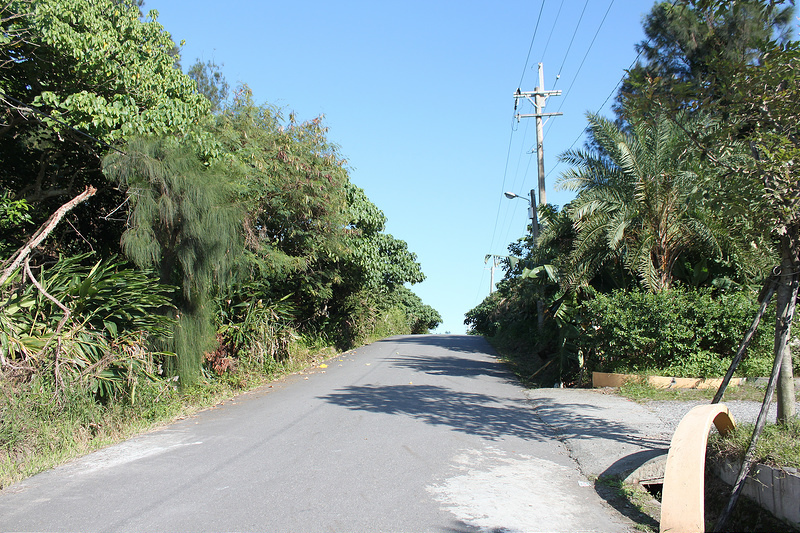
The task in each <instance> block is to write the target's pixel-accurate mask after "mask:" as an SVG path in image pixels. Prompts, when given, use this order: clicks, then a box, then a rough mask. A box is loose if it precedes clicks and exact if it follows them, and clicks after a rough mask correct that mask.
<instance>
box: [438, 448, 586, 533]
mask: <svg viewBox="0 0 800 533" xmlns="http://www.w3.org/2000/svg"><path fill="white" fill-rule="evenodd" d="M451 467H452V468H453V469H454V470H455V472H456V474H455V475H454V476H452V477H449V478H447V479H445V480H443V481H441V482H440V483H437V484H435V485H431V486H428V487H426V488H427V490H428V492H429V493H431V494H432V495H433V496H434V498H435V499H436V500H437V501H438V502H439V503H440V504H441V505H442V509H444V510H447V511H449V512H451V513H453V514H454V515H455V516H456V517H457V518H458V519H459V520H461V521H462V522H465V523H466V524H469V525H471V526H473V527H477V528H479V529H480V530H481V531H487V532H492V533H496V532H497V533H499V532H505V533H512V532H530V531H579V530H584V531H585V530H586V529H587V527H586V526H587V522H586V518H587V517H586V508H585V504H586V501H585V497H586V496H588V495H589V494H588V493H583V491H586V490H588V491H590V492H591V489H581V488H579V486H578V483H576V474H575V472H574V471H573V470H571V469H569V468H567V467H565V466H562V465H559V464H558V463H554V462H552V461H548V460H546V459H538V458H535V457H531V456H529V455H521V454H509V453H507V452H504V451H502V450H498V449H496V448H493V447H487V448H486V449H484V450H467V451H463V452H461V453H459V454H458V455H456V456H455V457H453V459H452V462H451ZM590 529H591V527H590Z"/></svg>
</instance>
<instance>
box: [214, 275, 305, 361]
mask: <svg viewBox="0 0 800 533" xmlns="http://www.w3.org/2000/svg"><path fill="white" fill-rule="evenodd" d="M247 292H248V291H247V290H242V291H236V294H246V293H247ZM288 299H289V296H285V297H283V298H281V299H279V300H276V301H270V300H264V299H261V298H255V297H253V298H251V299H250V300H245V301H241V302H235V301H233V300H227V301H226V302H225V303H223V305H222V308H221V309H220V311H219V313H218V320H219V322H220V326H219V327H218V332H219V335H220V337H221V338H220V342H219V345H220V347H229V349H228V350H226V353H221V352H220V353H217V354H216V356H214V355H212V356H210V357H207V359H208V360H209V362H210V363H211V366H212V367H216V368H215V370H217V371H218V372H219V370H220V369H221V368H224V367H227V366H229V365H230V364H232V363H233V361H234V360H233V359H229V360H228V361H220V359H221V358H222V359H224V358H225V357H235V358H236V359H249V360H250V361H252V362H253V363H254V364H255V365H258V366H259V367H261V368H265V369H267V370H270V369H272V368H273V366H274V364H275V363H276V362H282V361H284V360H285V359H286V358H287V357H288V356H289V346H290V345H291V343H292V342H293V341H295V340H296V339H297V338H298V337H297V334H296V333H295V330H294V328H293V324H294V321H295V319H296V311H295V309H294V307H293V305H292V304H291V302H289V301H288ZM226 363H227V364H226Z"/></svg>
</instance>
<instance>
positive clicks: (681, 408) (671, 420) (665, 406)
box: [642, 400, 800, 433]
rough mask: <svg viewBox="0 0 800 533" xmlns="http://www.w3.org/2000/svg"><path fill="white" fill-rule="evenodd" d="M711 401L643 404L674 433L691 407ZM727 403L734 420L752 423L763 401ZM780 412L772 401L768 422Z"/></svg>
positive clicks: (672, 401)
mask: <svg viewBox="0 0 800 533" xmlns="http://www.w3.org/2000/svg"><path fill="white" fill-rule="evenodd" d="M707 403H709V402H708V401H689V402H687V401H681V400H651V401H648V402H645V403H643V404H642V405H643V406H644V407H645V408H647V409H648V410H649V411H650V412H652V413H653V414H655V415H656V416H657V417H658V418H659V419H660V420H661V421H662V422H663V423H664V429H665V430H666V431H667V432H669V433H673V432H674V431H675V429H676V428H677V427H678V423H680V421H681V418H683V415H685V414H686V413H687V412H689V410H690V409H692V408H693V407H695V406H697V405H704V404H707ZM723 403H725V405H727V406H728V409H729V410H730V412H731V414H732V415H733V421H734V422H736V423H737V424H742V423H752V424H754V423H755V421H756V419H757V418H758V413H759V411H761V402H752V401H741V400H736V401H731V402H723ZM797 410H798V412H800V402H797ZM777 413H778V407H777V404H776V403H775V401H773V402H772V404H771V405H770V409H769V416H768V417H767V422H775V418H776V416H777Z"/></svg>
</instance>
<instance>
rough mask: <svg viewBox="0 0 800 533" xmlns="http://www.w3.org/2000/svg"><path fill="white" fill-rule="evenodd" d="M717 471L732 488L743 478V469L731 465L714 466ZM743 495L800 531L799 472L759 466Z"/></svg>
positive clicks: (749, 479)
mask: <svg viewBox="0 0 800 533" xmlns="http://www.w3.org/2000/svg"><path fill="white" fill-rule="evenodd" d="M713 470H714V472H715V473H716V474H717V475H718V476H719V478H720V479H722V480H723V481H724V482H725V483H727V484H728V485H733V484H734V483H736V476H738V475H739V465H734V464H732V463H728V462H717V463H714V465H713ZM791 470H794V469H791ZM742 494H743V495H744V496H747V497H748V498H750V499H751V500H753V501H755V502H757V503H758V504H759V505H761V507H763V508H764V509H767V510H768V511H769V512H771V513H772V514H774V515H775V516H777V517H778V518H780V519H781V520H785V521H786V522H788V523H789V524H791V525H792V526H794V527H796V528H800V475H798V474H797V472H791V471H785V470H780V469H776V468H771V467H769V466H766V465H761V464H759V465H756V466H755V467H753V469H752V470H751V472H750V475H749V476H748V477H747V481H745V484H744V488H743V489H742Z"/></svg>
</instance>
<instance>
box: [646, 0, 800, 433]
mask: <svg viewBox="0 0 800 533" xmlns="http://www.w3.org/2000/svg"><path fill="white" fill-rule="evenodd" d="M793 4H794V3H793V2H785V1H781V0H777V1H773V0H749V1H745V2H735V3H732V2H722V1H719V0H698V1H693V0H692V1H686V0H682V1H679V2H678V3H677V4H676V7H679V8H680V9H679V10H678V11H676V13H678V14H681V15H680V17H677V18H676V19H675V20H674V21H673V22H671V24H672V25H673V26H675V27H680V26H681V25H682V24H685V25H686V26H687V27H692V26H693V23H692V22H691V21H692V20H702V21H705V22H706V25H707V27H708V29H709V31H708V32H707V38H704V39H701V40H700V41H701V42H707V43H709V45H710V49H711V50H714V49H716V50H717V52H716V53H705V54H703V55H702V56H696V57H698V58H701V59H702V61H698V63H699V64H701V66H702V76H698V75H695V73H696V69H695V71H692V72H687V76H686V79H687V83H685V84H684V85H680V84H678V85H670V82H669V80H666V78H658V77H655V78H653V77H650V78H647V79H642V80H641V84H640V86H641V88H642V91H641V94H640V97H637V96H635V95H634V97H633V98H631V100H632V101H633V103H634V105H636V106H638V107H640V108H641V109H645V110H647V109H652V110H664V109H675V108H676V107H680V106H683V105H684V104H685V103H687V102H688V103H690V106H691V107H692V108H693V109H696V110H698V112H699V113H701V114H702V115H703V116H705V117H708V119H709V120H710V121H711V122H712V123H713V124H714V127H709V128H706V129H704V130H697V131H692V130H690V129H687V130H686V131H687V133H688V134H689V136H690V138H691V139H692V141H693V143H694V145H695V147H696V149H697V151H698V152H699V153H700V154H702V155H703V157H704V158H705V160H706V161H707V162H708V163H709V164H710V165H712V166H713V167H714V168H715V169H716V172H714V173H708V174H707V181H706V182H705V183H704V184H703V189H704V190H705V191H706V193H707V196H708V200H709V203H710V204H711V205H715V206H717V207H718V208H719V209H720V211H721V217H724V219H725V220H726V221H727V224H728V226H729V227H731V228H732V229H734V230H735V231H737V232H739V233H741V234H742V235H745V236H746V237H747V238H748V240H750V242H751V243H752V244H753V246H759V245H764V244H766V245H767V246H769V245H770V241H771V243H772V249H773V250H774V251H775V253H776V255H777V256H778V257H779V259H778V261H779V262H780V272H781V276H780V281H781V286H780V288H779V290H778V295H777V306H778V313H777V321H776V328H775V353H776V356H778V355H779V354H783V355H782V362H783V366H782V368H781V377H780V382H779V385H778V419H779V420H781V421H784V420H787V419H788V418H790V417H792V416H794V413H795V407H794V403H795V402H794V381H793V379H792V376H793V369H792V361H791V357H790V356H789V355H788V352H789V349H788V347H787V342H786V341H787V338H788V336H789V334H790V331H791V322H792V317H793V314H794V305H795V301H796V294H797V292H796V291H797V285H798V278H797V274H796V273H797V272H798V265H800V260H799V259H798V257H799V256H800V244H799V243H800V237H798V235H800V214H799V213H800V205H798V202H799V201H800V200H798V198H800V189H798V187H799V185H798V183H800V180H798V179H797V171H798V168H797V161H798V156H800V151H798V150H800V146H799V145H798V138H800V136H799V135H798V123H799V120H800V107H798V98H800V78H798V64H800V52H799V51H798V43H797V41H789V40H787V39H786V36H785V32H784V31H783V30H784V29H785V28H786V27H787V17H790V16H791V14H792V13H793V11H792V8H793ZM743 16H744V17H746V19H747V24H746V25H742V29H741V30H738V29H737V27H736V25H735V24H734V25H728V26H725V25H721V24H720V22H721V21H722V22H724V21H735V20H741V18H742V17H743ZM717 28H727V30H724V31H723V30H722V29H720V30H716V29H717ZM703 31H705V30H703ZM686 35H691V32H684V33H679V32H670V31H663V32H662V36H663V42H659V41H656V42H655V44H654V46H655V47H657V50H659V52H658V55H659V56H662V57H666V56H668V55H669V54H673V57H680V58H681V59H680V61H683V62H686V63H687V64H688V62H689V61H690V59H689V57H688V55H689V51H690V49H691V46H689V45H690V44H691V39H687V38H686ZM728 43H732V44H733V45H734V46H731V45H730V44H728ZM727 49H730V50H732V51H741V53H722V50H727ZM662 89H666V90H662ZM642 97H643V98H642ZM765 274H766V273H764V274H762V277H765Z"/></svg>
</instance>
